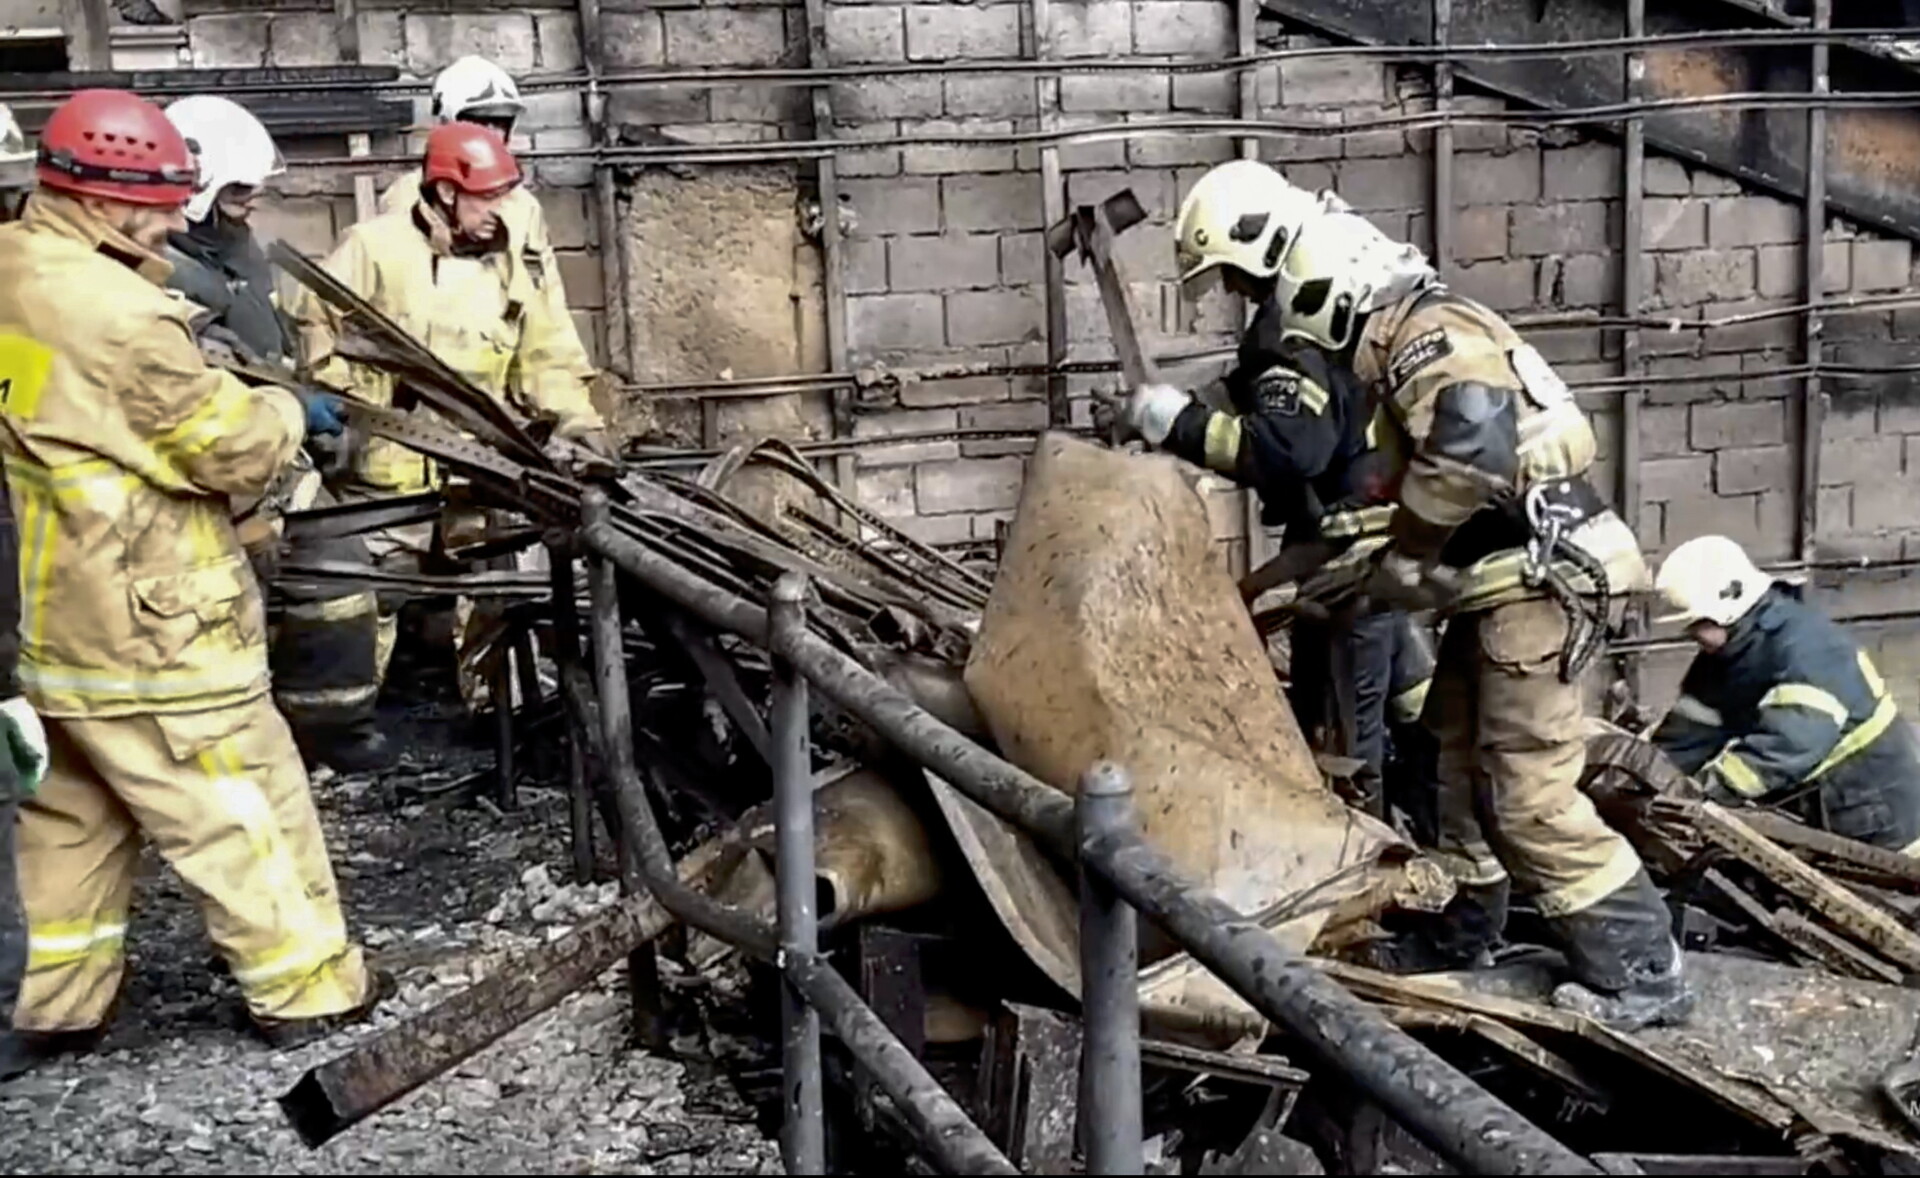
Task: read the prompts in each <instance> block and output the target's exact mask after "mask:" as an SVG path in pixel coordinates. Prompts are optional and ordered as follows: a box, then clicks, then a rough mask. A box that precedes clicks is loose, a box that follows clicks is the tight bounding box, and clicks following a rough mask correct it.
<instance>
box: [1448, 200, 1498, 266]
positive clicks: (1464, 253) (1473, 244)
mask: <svg viewBox="0 0 1920 1178" xmlns="http://www.w3.org/2000/svg"><path fill="white" fill-rule="evenodd" d="M1506 252H1507V206H1505V205H1468V206H1467V207H1465V208H1462V209H1455V210H1454V213H1453V255H1454V258H1455V260H1457V261H1462V262H1477V261H1479V260H1481V259H1482V258H1498V257H1503V256H1505V254H1506Z"/></svg>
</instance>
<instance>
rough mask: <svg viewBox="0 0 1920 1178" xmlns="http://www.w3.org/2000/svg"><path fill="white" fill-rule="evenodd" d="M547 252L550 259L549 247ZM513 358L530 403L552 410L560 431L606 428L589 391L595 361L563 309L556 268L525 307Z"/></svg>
mask: <svg viewBox="0 0 1920 1178" xmlns="http://www.w3.org/2000/svg"><path fill="white" fill-rule="evenodd" d="M547 257H548V259H549V261H548V264H549V265H551V264H552V262H551V259H552V254H551V252H549V253H548V255H547ZM514 364H515V367H516V368H517V369H518V374H519V379H518V381H517V383H518V385H519V387H520V389H521V393H522V395H523V396H525V398H526V400H527V403H528V407H529V408H530V409H532V410H534V411H536V412H540V413H547V414H551V415H553V417H554V418H556V419H557V425H556V427H555V430H554V432H555V433H556V434H557V435H558V436H560V437H563V438H577V437H580V436H582V435H585V434H589V433H592V432H594V431H595V430H601V429H605V428H606V423H605V422H603V421H602V420H601V418H600V411H599V410H598V409H595V408H594V406H593V398H592V396H591V395H590V394H589V390H590V389H591V388H592V382H593V378H594V369H593V361H592V360H590V359H589V358H588V357H587V350H586V348H585V347H584V346H583V345H582V344H581V342H580V333H579V331H577V330H576V329H575V328H574V325H573V315H572V313H571V312H570V311H568V310H567V296H566V292H565V291H564V290H562V289H561V287H560V273H559V270H558V269H549V270H548V271H547V275H546V278H545V280H544V281H543V282H542V283H541V285H540V290H539V293H538V295H537V296H536V297H535V299H534V300H533V302H532V303H531V304H530V305H529V306H528V307H527V309H526V322H525V324H524V325H523V327H522V329H521V332H520V349H519V353H518V354H517V355H516V356H515V357H514Z"/></svg>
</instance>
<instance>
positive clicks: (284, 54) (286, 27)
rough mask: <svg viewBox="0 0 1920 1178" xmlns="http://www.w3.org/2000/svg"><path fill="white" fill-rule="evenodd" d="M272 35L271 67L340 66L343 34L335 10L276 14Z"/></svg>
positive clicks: (268, 56) (269, 54) (268, 54)
mask: <svg viewBox="0 0 1920 1178" xmlns="http://www.w3.org/2000/svg"><path fill="white" fill-rule="evenodd" d="M270 35H271V36H272V38H273V40H272V43H271V45H270V46H269V48H268V50H267V63H268V64H269V65H276V66H298V65H338V64H339V63H340V31H339V26H338V24H337V23H336V21H335V18H334V15H333V13H332V12H331V11H328V12H281V13H276V14H274V18H273V26H272V31H271V34H270Z"/></svg>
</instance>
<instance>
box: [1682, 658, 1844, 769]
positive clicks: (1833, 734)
mask: <svg viewBox="0 0 1920 1178" xmlns="http://www.w3.org/2000/svg"><path fill="white" fill-rule="evenodd" d="M1809 670H1810V668H1807V667H1805V666H1802V665H1799V662H1798V661H1797V660H1791V659H1789V660H1788V661H1787V662H1786V665H1785V668H1784V670H1783V673H1782V674H1781V676H1780V678H1779V680H1778V681H1777V682H1775V683H1774V685H1773V686H1772V687H1770V688H1768V689H1767V693H1766V694H1765V695H1763V696H1761V697H1760V706H1759V709H1758V711H1757V713H1756V715H1755V719H1754V727H1753V731H1751V732H1748V733H1745V734H1743V735H1741V736H1740V737H1738V738H1736V739H1734V740H1731V741H1728V742H1727V743H1726V744H1725V745H1724V746H1722V747H1721V749H1720V751H1719V752H1717V753H1715V754H1714V756H1713V757H1712V758H1711V759H1709V760H1708V761H1707V763H1706V764H1705V765H1703V766H1701V768H1700V771H1699V773H1698V774H1697V776H1698V777H1699V778H1700V779H1701V781H1702V783H1703V784H1705V785H1706V786H1707V787H1708V788H1709V789H1715V788H1717V789H1721V790H1724V791H1726V792H1727V793H1730V794H1732V795H1734V796H1736V797H1741V798H1748V799H1753V798H1761V797H1765V796H1766V795H1768V794H1771V793H1775V792H1777V791H1780V790H1784V789H1788V788H1791V787H1793V786H1795V785H1798V784H1800V783H1801V782H1802V781H1805V780H1806V779H1807V776H1808V775H1809V774H1810V773H1812V772H1813V770H1814V768H1815V767H1816V766H1818V765H1819V764H1820V762H1822V761H1824V760H1826V759H1827V757H1828V756H1829V755H1830V754H1831V753H1832V752H1833V750H1834V746H1836V745H1838V744H1839V743H1840V736H1841V734H1842V733H1843V732H1844V731H1845V730H1846V723H1847V708H1846V705H1845V704H1843V703H1841V702H1840V700H1839V698H1838V697H1837V696H1835V695H1834V694H1833V693H1832V692H1831V691H1829V690H1827V688H1826V687H1823V686H1821V685H1820V683H1819V681H1818V680H1819V679H1820V678H1822V677H1821V676H1817V675H1814V674H1809V673H1808V672H1809Z"/></svg>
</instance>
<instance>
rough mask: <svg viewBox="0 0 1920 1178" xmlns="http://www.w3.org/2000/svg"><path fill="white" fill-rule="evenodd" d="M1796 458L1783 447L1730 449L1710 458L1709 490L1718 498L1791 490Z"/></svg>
mask: <svg viewBox="0 0 1920 1178" xmlns="http://www.w3.org/2000/svg"><path fill="white" fill-rule="evenodd" d="M1796 462H1797V456H1796V455H1795V453H1794V451H1793V450H1792V449H1791V448H1790V447H1787V446H1751V447H1734V448H1731V449H1727V450H1721V451H1718V452H1717V453H1715V454H1714V456H1713V489H1714V490H1715V491H1716V492H1718V493H1720V494H1722V495H1743V494H1746V493H1748V492H1750V491H1790V490H1792V489H1793V480H1794V466H1795V464H1796Z"/></svg>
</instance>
